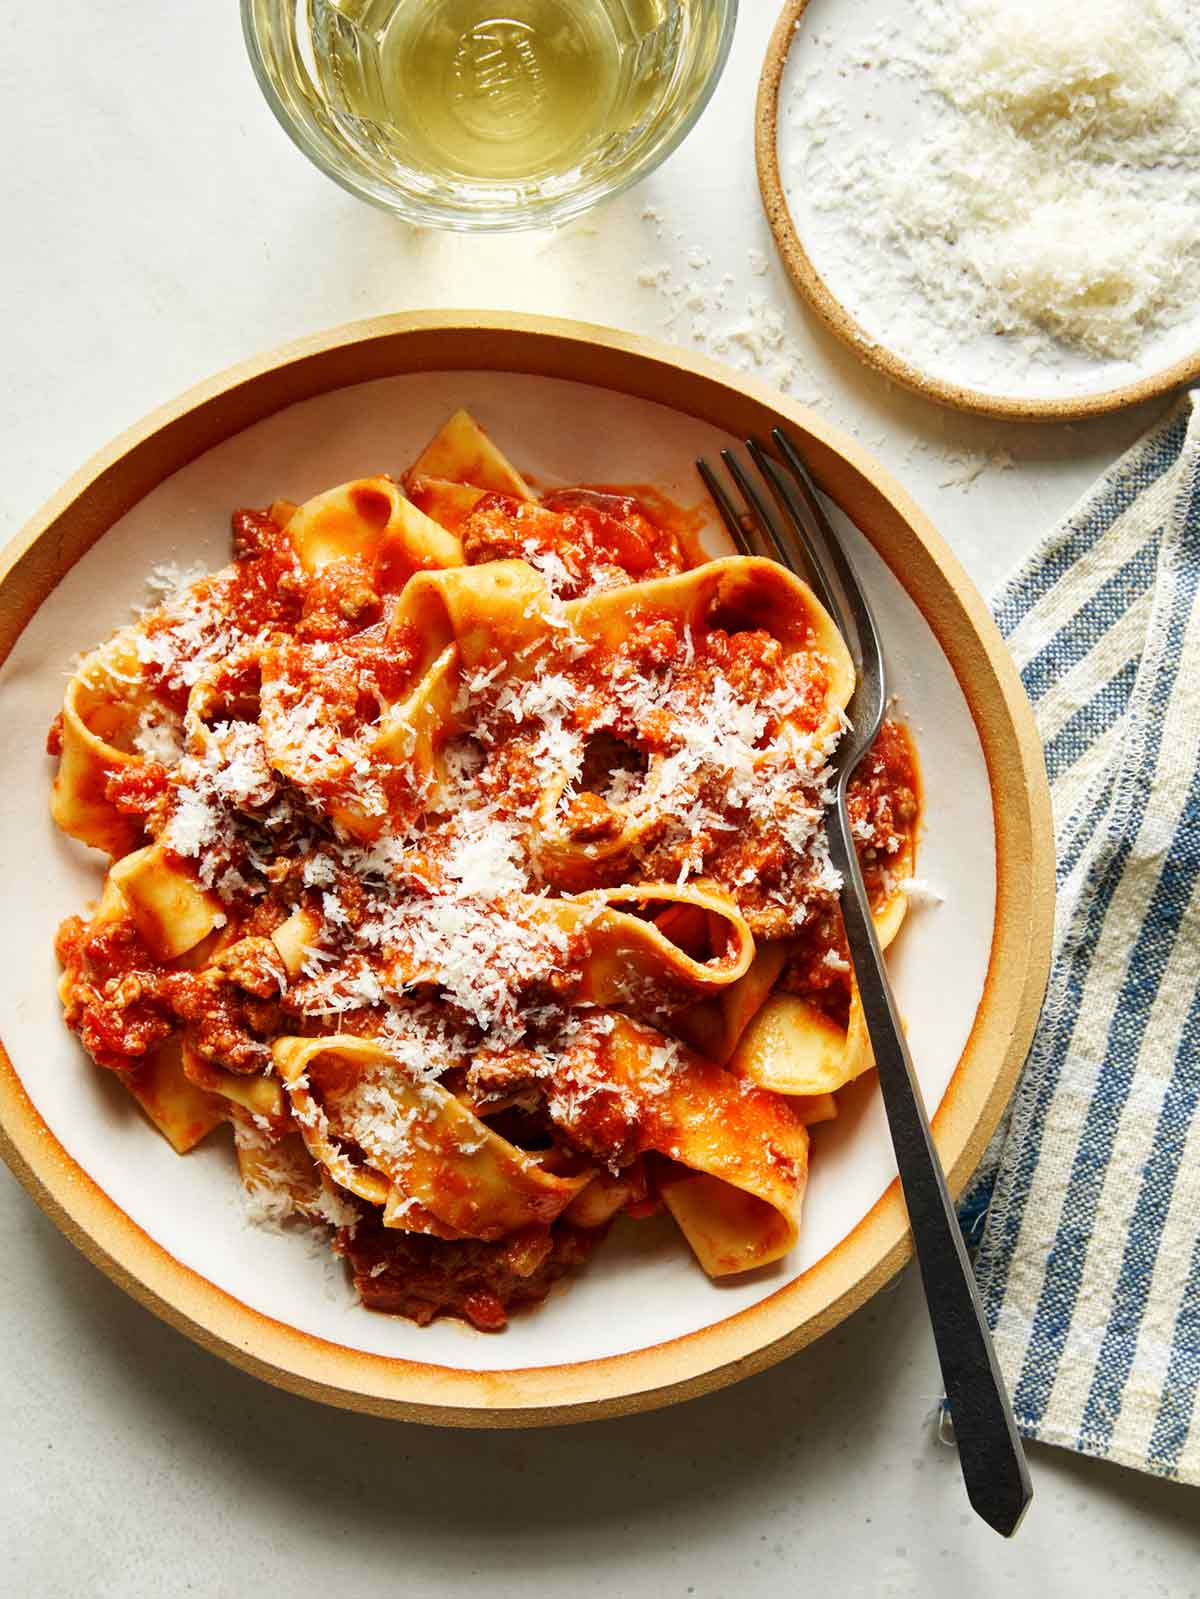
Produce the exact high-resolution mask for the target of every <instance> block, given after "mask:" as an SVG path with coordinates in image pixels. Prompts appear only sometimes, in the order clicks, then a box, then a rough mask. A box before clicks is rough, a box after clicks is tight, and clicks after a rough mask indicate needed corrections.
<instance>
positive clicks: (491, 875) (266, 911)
mask: <svg viewBox="0 0 1200 1599" xmlns="http://www.w3.org/2000/svg"><path fill="white" fill-rule="evenodd" d="M232 532H233V559H232V561H231V563H230V564H229V565H228V566H226V567H224V568H222V569H221V570H220V571H218V572H214V573H210V574H208V575H207V576H204V577H201V578H198V579H196V580H194V581H192V582H180V583H177V584H166V575H165V574H164V575H163V581H162V582H161V583H160V585H159V586H160V588H161V587H163V586H164V585H165V586H166V587H167V588H168V590H169V591H168V592H167V593H166V597H165V598H163V599H162V600H161V603H159V604H157V605H156V606H154V607H153V608H152V609H150V610H148V611H146V612H144V613H143V614H142V615H140V616H139V617H138V618H137V620H135V621H134V622H133V623H131V624H130V625H129V626H127V627H125V628H122V629H121V630H120V631H119V632H117V633H116V634H115V635H114V636H113V637H112V638H110V639H109V640H107V641H106V642H105V643H102V644H101V645H100V646H99V647H98V648H97V649H95V650H93V651H92V653H91V654H90V655H87V656H85V657H84V658H83V660H82V662H81V664H80V665H79V666H78V667H77V669H76V671H75V673H74V675H73V676H72V678H71V680H70V682H69V684H68V687H67V690H66V695H65V699H64V703H63V708H62V712H61V714H60V716H59V717H58V718H57V719H56V721H55V723H54V725H53V727H52V729H51V734H50V739H49V748H50V751H51V753H52V754H54V755H56V756H57V757H58V767H57V772H56V775H55V778H54V781H53V785H52V791H51V810H52V814H53V816H54V819H55V821H56V822H57V823H58V825H59V826H60V827H61V828H62V829H63V830H64V831H65V832H66V833H68V834H70V835H71V836H72V837H73V838H75V839H78V840H79V841H80V842H81V843H83V844H86V845H89V846H91V847H92V848H95V849H97V850H100V851H103V852H104V853H105V854H106V855H107V856H108V858H109V865H108V868H107V873H106V876H105V878H104V883H103V886H102V889H101V893H100V897H99V899H98V901H97V903H96V905H95V907H94V909H92V911H91V912H90V914H89V915H87V916H74V917H70V918H68V919H67V921H66V922H64V924H63V926H62V927H61V929H60V931H59V935H58V940H57V950H58V955H59V958H60V962H61V964H62V968H63V972H62V977H61V980H60V984H59V993H60V997H61V999H62V1004H63V1010H64V1015H65V1019H66V1022H67V1024H68V1026H69V1027H71V1028H72V1029H73V1030H74V1031H75V1032H76V1033H77V1034H78V1035H79V1038H80V1040H81V1043H82V1044H83V1046H84V1048H85V1049H86V1050H87V1051H88V1053H89V1054H90V1055H91V1056H92V1058H93V1059H94V1061H95V1062H96V1064H97V1065H98V1066H100V1067H101V1068H104V1069H106V1070H108V1071H111V1072H113V1073H115V1074H116V1076H117V1077H118V1078H119V1080H120V1081H121V1082H122V1083H123V1084H124V1085H125V1086H126V1088H128V1090H129V1092H130V1094H131V1096H132V1097H133V1099H134V1100H135V1101H136V1102H137V1104H138V1105H139V1106H140V1107H141V1109H142V1110H143V1111H144V1112H145V1114H146V1116H147V1117H148V1118H149V1120H150V1121H151V1122H152V1123H153V1124H154V1125H155V1126H156V1127H157V1128H158V1129H159V1131H161V1132H162V1133H163V1135H164V1136H165V1137H166V1138H167V1139H168V1140H169V1141H170V1143H171V1144H172V1146H173V1147H174V1148H175V1149H176V1150H177V1151H178V1152H179V1153H180V1154H182V1153H184V1152H185V1151H187V1150H189V1149H191V1148H193V1147H194V1146H195V1145H196V1144H197V1143H199V1142H200V1141H201V1140H203V1139H204V1138H206V1137H209V1136H213V1135H215V1134H216V1132H217V1130H218V1129H219V1128H222V1127H225V1126H228V1127H229V1128H230V1129H231V1131H232V1136H233V1142H234V1147H235V1149H236V1154H237V1163H238V1169H239V1171H240V1174H241V1178H242V1182H243V1185H244V1187H245V1190H246V1194H247V1198H248V1202H249V1203H250V1204H251V1207H252V1210H253V1211H254V1213H255V1214H256V1215H257V1216H258V1217H260V1219H263V1220H264V1221H267V1222H270V1223H271V1224H275V1225H286V1224H289V1223H298V1224H303V1225H308V1226H317V1227H320V1228H324V1229H326V1230H327V1231H328V1234H329V1237H330V1240H331V1242H332V1246H333V1248H334V1249H335V1250H336V1251H337V1252H338V1253H339V1254H340V1255H342V1256H343V1257H344V1258H345V1259H346V1261H347V1262H348V1264H349V1267H350V1270H351V1271H352V1273H353V1277H354V1281H355V1284H356V1286H357V1289H358V1292H359V1294H360V1296H361V1298H362V1301H363V1303H364V1304H365V1305H366V1306H367V1307H368V1308H371V1309H374V1310H379V1311H384V1312H390V1313H396V1314H401V1315H405V1316H408V1317H410V1318H412V1319H413V1320H415V1321H417V1322H422V1323H423V1322H427V1321H428V1320H430V1319H431V1318H432V1317H433V1316H436V1315H439V1314H449V1315H457V1316H461V1317H465V1318H466V1319H468V1320H470V1321H471V1322H473V1323H474V1324H475V1325H476V1326H477V1327H480V1328H483V1329H486V1330H498V1329H499V1328H501V1327H502V1326H503V1325H504V1323H505V1321H506V1318H507V1317H508V1315H509V1314H510V1313H511V1312H512V1311H513V1310H515V1309H516V1308H518V1307H521V1306H524V1305H529V1304H533V1303H536V1302H537V1301H538V1300H540V1299H542V1298H544V1297H545V1295H546V1293H547V1292H548V1290H549V1289H550V1287H551V1286H552V1284H553V1283H554V1282H556V1281H557V1280H558V1279H559V1278H561V1277H563V1276H564V1275H565V1274H567V1273H568V1272H570V1271H572V1270H574V1269H575V1268H577V1267H579V1266H580V1265H581V1264H582V1263H583V1261H584V1260H585V1259H586V1257H587V1255H588V1254H589V1253H590V1252H591V1250H592V1249H594V1248H595V1247H596V1245H597V1244H598V1243H599V1242H600V1240H601V1239H602V1238H603V1237H604V1234H605V1232H606V1231H607V1229H608V1228H609V1227H610V1225H612V1223H613V1222H614V1220H615V1219H616V1218H618V1217H620V1216H627V1217H632V1218H637V1217H639V1216H644V1215H648V1214H651V1213H653V1212H655V1211H663V1210H665V1211H666V1213H668V1214H669V1215H670V1216H671V1217H672V1218H673V1219H674V1221H675V1223H676V1224H677V1225H678V1228H679V1231H680V1233H681V1234H682V1238H683V1240H685V1241H686V1244H687V1246H689V1247H690V1249H691V1251H692V1253H693V1254H694V1256H695V1258H696V1260H697V1262H698V1263H699V1265H700V1267H701V1268H702V1269H703V1270H704V1271H705V1272H707V1273H708V1274H709V1275H710V1276H712V1277H722V1276H726V1275H730V1274H736V1273H739V1272H745V1271H748V1270H753V1269H763V1268H770V1267H771V1266H772V1264H773V1263H774V1262H776V1261H778V1260H780V1259H781V1258H782V1257H783V1256H784V1255H786V1254H787V1252H788V1251H789V1250H791V1249H792V1248H793V1247H794V1245H795V1243H796V1240H797V1237H798V1235H799V1230H800V1226H801V1218H802V1213H803V1201H804V1192H805V1185H806V1182H807V1177H808V1168H809V1157H810V1138H811V1136H812V1135H811V1133H810V1128H812V1127H813V1126H814V1125H816V1124H818V1123H820V1122H822V1121H826V1120H829V1119H830V1118H832V1117H834V1116H836V1114H837V1093H838V1090H839V1089H840V1088H842V1087H843V1086H844V1085H845V1084H846V1083H848V1082H849V1081H851V1080H852V1079H853V1078H855V1077H858V1076H860V1075H861V1074H862V1073H863V1072H864V1071H866V1070H867V1069H868V1068H869V1067H870V1065H871V1054H870V1046H869V1042H868V1040H867V1037H866V1033H865V1029H864V1026H863V1021H862V1010H861V1006H860V1004H859V1001H858V995H857V992H856V990H855V987H854V984H853V979H852V976H851V973H850V968H849V963H848V960H847V957H846V948H845V938H844V933H843V931H842V927H841V921H840V914H839V911H838V906H837V893H838V888H839V884H838V882H837V879H836V874H835V873H834V872H833V870H832V867H831V865H830V861H829V856H828V851H827V848H826V845H825V838H824V830H823V821H822V818H823V811H824V806H825V803H826V798H827V790H828V784H829V780H830V778H829V772H828V768H827V763H828V760H829V758H830V756H831V754H832V752H833V750H834V748H835V746H836V743H837V740H838V738H839V736H840V733H841V729H842V727H843V726H844V711H845V707H846V704H847V702H848V700H849V698H850V694H851V692H852V689H853V683H854V677H853V667H852V664H851V661H850V657H849V655H848V653H847V651H846V648H845V645H844V644H843V642H842V640H841V638H840V637H839V635H838V633H837V631H836V629H835V628H834V626H833V624H832V622H831V620H830V618H829V617H828V615H827V614H826V613H825V611H824V610H823V609H822V607H821V605H820V604H819V603H818V601H817V600H816V598H815V597H814V595H813V594H812V592H811V591H810V590H809V588H808V587H807V585H806V584H805V583H803V582H802V581H801V580H800V579H799V578H797V577H795V576H793V575H792V574H791V573H789V572H788V571H786V570H785V569H783V568H782V567H780V566H778V565H775V564H774V563H772V562H770V561H766V560H760V559H757V558H748V557H741V556H731V557H724V558H721V559H715V560H702V559H701V560H697V559H695V558H694V557H693V555H692V554H691V553H690V552H691V550H692V548H693V545H692V541H691V536H690V535H691V529H690V524H689V521H688V518H687V516H686V515H685V513H683V512H680V511H679V510H678V509H677V508H674V507H672V506H671V505H670V503H669V502H667V501H665V500H664V499H663V498H662V497H661V495H658V494H656V493H653V492H651V491H649V490H645V491H639V490H627V489H615V488H597V487H595V486H583V487H579V488H548V489H547V488H543V487H541V486H539V485H538V484H536V483H535V482H534V480H533V479H532V478H531V477H530V476H529V475H528V474H524V473H522V472H520V471H518V469H517V468H516V467H515V466H513V465H512V464H511V463H510V462H509V461H508V460H507V459H506V457H505V456H504V454H503V453H502V452H501V450H500V449H499V448H498V446H497V445H496V444H495V443H494V442H493V440H492V439H491V438H490V437H489V436H488V435H487V434H486V433H485V432H484V431H483V429H482V428H481V427H480V426H479V424H478V423H477V422H476V420H475V419H474V418H473V417H471V416H470V415H469V413H467V412H465V411H459V412H456V413H455V415H454V416H453V417H451V418H450V420H449V421H448V422H447V423H446V424H445V426H444V427H443V428H442V430H441V431H440V432H439V433H438V434H437V435H436V437H435V438H434V439H433V440H432V441H431V442H430V444H429V445H428V446H427V447H426V449H425V450H424V451H423V452H422V453H421V455H420V456H419V457H418V459H417V460H416V462H415V463H414V464H413V466H412V467H411V469H410V470H409V471H408V472H407V473H406V474H404V475H403V476H402V477H399V478H392V477H389V476H385V475H377V476H374V477H365V478H361V479H357V480H355V481H352V482H349V483H343V484H340V485H338V486H336V487H334V488H332V489H329V490H328V491H326V492H325V493H322V494H319V495H317V496H316V497H315V498H312V499H310V500H308V501H306V502H304V503H302V504H297V503H295V502H293V501H290V500H284V499H280V500H277V501H275V502H274V503H273V504H272V505H271V506H270V507H269V508H268V509H267V510H265V511H255V510H239V511H236V512H235V513H234V515H233V524H232ZM850 806H851V814H852V821H853V825H854V831H855V837H856V840H857V842H858V845H859V851H860V859H861V862H862V866H863V871H864V876H865V880H866V882H867V885H868V891H869V893H870V895H871V902H872V906H873V909H874V912H875V915H876V920H877V924H878V928H879V932H880V937H881V939H882V940H883V941H884V942H887V941H889V940H890V939H891V938H892V937H894V936H895V934H896V933H897V931H898V929H899V927H900V924H901V922H902V921H903V918H904V914H905V908H906V904H907V900H906V896H905V892H904V889H905V883H906V881H907V880H908V879H909V878H910V877H911V876H912V872H913V867H914V863H915V850H916V839H917V831H918V822H919V811H920V788H919V779H918V776H917V769H916V759H915V755H914V752H913V749H912V746H911V743H910V741H909V739H908V736H907V734H906V732H905V731H904V729H903V727H902V726H900V725H899V724H898V723H895V722H891V721H889V722H887V723H885V725H884V728H883V730H882V732H881V734H880V736H879V738H878V740H877V741H876V744H875V747H874V749H873V750H872V752H871V753H870V755H869V756H868V758H867V760H866V761H865V762H864V764H863V766H862V768H860V771H859V773H858V774H857V775H856V777H855V779H854V781H853V783H852V785H851V790H850ZM226 1136H228V1135H226ZM818 1143H819V1141H818ZM817 1158H818V1159H819V1158H820V1150H819V1147H818V1149H817Z"/></svg>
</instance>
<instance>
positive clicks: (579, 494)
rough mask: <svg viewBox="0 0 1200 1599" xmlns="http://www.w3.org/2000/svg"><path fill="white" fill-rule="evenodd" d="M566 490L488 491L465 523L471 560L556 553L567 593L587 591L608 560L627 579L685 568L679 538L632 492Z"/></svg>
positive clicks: (571, 595)
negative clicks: (528, 497) (519, 496)
mask: <svg viewBox="0 0 1200 1599" xmlns="http://www.w3.org/2000/svg"><path fill="white" fill-rule="evenodd" d="M586 493H587V491H574V492H568V491H561V492H560V493H558V494H557V495H554V494H552V495H548V496H547V498H546V499H545V500H544V501H543V502H542V504H540V505H535V504H533V503H531V502H529V501H523V500H515V499H510V498H509V497H508V496H506V495H503V494H487V495H485V496H484V497H483V498H482V499H481V500H480V501H479V503H478V504H477V505H476V506H475V508H474V509H473V510H472V511H471V513H470V514H469V515H468V516H467V517H466V519H465V520H464V521H463V523H462V525H461V526H460V528H459V537H460V538H461V539H462V546H463V556H464V559H465V560H466V561H467V563H468V565H471V566H477V565H479V564H480V563H482V562H484V561H504V560H532V561H533V562H534V564H537V558H538V556H539V555H550V556H553V557H554V558H555V560H556V562H557V563H560V565H561V568H562V571H561V572H558V573H556V576H557V577H558V582H557V583H556V585H555V586H556V588H557V591H558V593H559V594H560V595H561V597H562V598H564V599H574V598H576V597H577V596H578V595H580V594H583V593H586V592H587V590H588V588H589V587H590V586H591V579H592V576H593V574H594V573H595V572H596V571H597V570H598V569H604V568H608V569H611V570H612V571H614V572H615V573H617V574H618V575H623V578H624V580H625V581H629V580H633V581H635V582H639V581H644V580H645V579H647V578H650V577H664V576H667V575H669V574H670V573H673V572H681V571H683V570H684V567H685V561H684V557H683V552H682V551H681V549H680V547H679V541H678V539H677V538H676V537H675V535H674V534H673V533H672V532H671V531H670V530H669V529H666V528H662V527H657V526H656V525H655V524H654V523H653V522H652V521H651V520H650V519H649V518H648V517H647V516H645V515H644V514H643V513H642V512H641V511H640V510H639V509H638V506H637V502H636V501H635V500H634V499H632V498H631V497H629V496H624V497H622V496H617V495H599V494H593V495H592V496H591V497H590V498H588V497H585V496H586Z"/></svg>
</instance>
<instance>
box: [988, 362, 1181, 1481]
mask: <svg viewBox="0 0 1200 1599" xmlns="http://www.w3.org/2000/svg"><path fill="white" fill-rule="evenodd" d="M1198 402H1200V391H1197V392H1196V393H1195V394H1193V395H1191V396H1188V397H1187V398H1185V399H1184V400H1182V401H1181V402H1180V404H1179V405H1178V407H1177V408H1176V409H1175V410H1174V411H1173V412H1172V413H1171V415H1170V416H1168V417H1167V419H1166V420H1165V421H1164V422H1163V423H1162V424H1161V425H1160V426H1159V427H1157V428H1156V429H1155V430H1154V431H1153V432H1152V433H1151V434H1150V435H1149V436H1148V437H1147V438H1146V439H1145V440H1143V442H1142V443H1141V444H1139V445H1137V446H1136V447H1135V448H1134V449H1133V450H1131V451H1130V452H1129V454H1128V455H1126V456H1125V457H1124V458H1123V459H1122V460H1121V461H1120V462H1118V464H1117V465H1116V466H1115V467H1114V468H1113V469H1112V470H1111V471H1110V472H1109V473H1108V474H1107V475H1106V476H1105V477H1104V478H1103V479H1102V481H1101V482H1100V484H1099V485H1098V486H1097V487H1096V488H1095V489H1094V490H1093V492H1092V493H1091V494H1090V495H1088V497H1087V498H1086V499H1085V500H1084V501H1083V502H1082V504H1080V505H1079V506H1078V507H1077V509H1076V510H1075V511H1074V512H1073V513H1072V514H1071V515H1070V516H1069V517H1068V518H1067V519H1066V521H1065V522H1063V523H1062V524H1060V526H1059V527H1058V528H1057V529H1056V530H1055V531H1054V532H1053V533H1052V534H1051V536H1050V537H1049V539H1048V540H1047V541H1046V543H1045V544H1044V545H1043V546H1042V547H1041V548H1040V549H1039V550H1038V551H1037V553H1036V554H1035V555H1034V557H1033V558H1032V559H1031V560H1030V561H1029V562H1028V563H1027V564H1026V565H1025V566H1024V567H1023V568H1022V569H1021V570H1020V571H1019V572H1018V573H1017V574H1016V576H1015V577H1014V578H1012V579H1011V581H1010V582H1009V583H1008V584H1007V586H1006V587H1005V588H1004V590H1003V591H1002V592H1001V594H1000V596H999V598H998V599H997V602H996V606H995V610H996V616H997V619H998V621H999V623H1000V627H1001V628H1002V630H1003V632H1004V633H1005V635H1006V637H1007V638H1008V642H1009V645H1010V647H1011V649H1012V651H1013V653H1014V655H1015V656H1016V659H1017V663H1018V665H1019V666H1020V668H1021V675H1022V677H1023V679H1024V682H1025V687H1026V690H1027V692H1028V694H1029V697H1030V699H1031V701H1032V702H1033V707H1034V712H1035V714H1036V717H1037V722H1038V727H1039V729H1040V731H1041V734H1042V739H1043V742H1044V744H1045V749H1046V763H1047V767H1048V770H1049V774H1050V782H1051V786H1052V791H1053V798H1054V814H1055V827H1056V833H1057V840H1058V892H1059V902H1058V913H1057V919H1056V923H1055V933H1054V964H1053V969H1052V972H1051V977H1050V987H1049V991H1048V994H1047V998H1046V1006H1045V1010H1044V1012H1043V1015H1042V1019H1041V1022H1040V1024H1039V1027H1038V1032H1037V1036H1036V1039H1035V1041H1034V1045H1033V1049H1032V1052H1031V1054H1030V1056H1029V1060H1028V1062H1027V1064H1026V1066H1025V1071H1024V1075H1023V1076H1022V1078H1021V1081H1020V1085H1019V1087H1018V1090H1017V1093H1016V1096H1015V1098H1014V1101H1013V1104H1012V1107H1011V1110H1010V1112H1009V1115H1008V1118H1007V1120H1006V1122H1005V1124H1004V1125H1003V1126H1002V1127H1001V1128H1000V1130H999V1132H998V1133H997V1136H996V1138H995V1139H994V1140H993V1143H992V1145H991V1148H990V1149H989V1151H988V1153H987V1155H986V1156H985V1157H984V1162H983V1166H982V1167H981V1170H980V1172H979V1173H977V1174H976V1177H975V1179H974V1180H973V1182H972V1184H971V1187H970V1189H969V1190H968V1193H967V1195H966V1196H965V1198H964V1201H963V1206H962V1217H963V1223H964V1228H965V1230H966V1231H967V1234H968V1238H969V1239H970V1240H971V1241H973V1242H974V1243H976V1244H977V1254H976V1270H977V1273H978V1277H979V1282H980V1286H981V1289H982V1293H983V1298H984V1304H985V1306H986V1307H987V1312H988V1317H989V1320H990V1322H991V1324H992V1326H993V1328H994V1330H995V1335H996V1344H997V1349H998V1352H999V1356H1000V1361H1001V1364H1002V1366H1003V1368H1004V1371H1005V1375H1006V1377H1007V1379H1008V1382H1009V1385H1010V1392H1011V1394H1012V1398H1013V1405H1014V1408H1015V1410H1016V1415H1017V1421H1018V1424H1019V1426H1020V1428H1021V1431H1022V1432H1023V1433H1024V1434H1025V1435H1026V1436H1027V1437H1030V1438H1039V1439H1042V1440H1044V1441H1045V1442H1048V1443H1056V1444H1061V1445H1064V1446H1065V1447H1067V1448H1069V1449H1075V1450H1079V1451H1082V1452H1083V1453H1085V1454H1090V1455H1101V1456H1104V1457H1106V1458H1108V1459H1111V1460H1116V1461H1120V1462H1121V1463H1123V1464H1124V1465H1128V1466H1136V1467H1139V1468H1140V1469H1141V1470H1143V1471H1151V1472H1156V1473H1158V1474H1160V1475H1162V1476H1164V1477H1174V1478H1177V1479H1179V1480H1180V1481H1183V1482H1192V1483H1200V1405H1198V1395H1197V1390H1198V1387H1200V1110H1198V1104H1197V1101H1198V1100H1200V599H1198V596H1197V585H1198V583H1200V404H1198Z"/></svg>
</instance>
